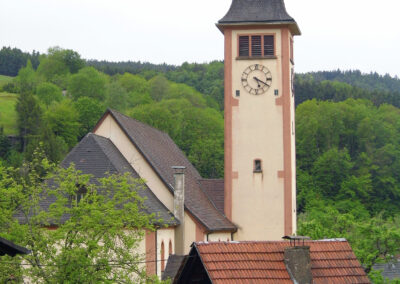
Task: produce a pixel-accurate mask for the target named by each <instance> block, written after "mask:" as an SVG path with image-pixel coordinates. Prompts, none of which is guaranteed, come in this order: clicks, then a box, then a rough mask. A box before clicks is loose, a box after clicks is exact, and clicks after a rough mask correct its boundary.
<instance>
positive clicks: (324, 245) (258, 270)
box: [193, 240, 370, 284]
mask: <svg viewBox="0 0 400 284" xmlns="http://www.w3.org/2000/svg"><path fill="white" fill-rule="evenodd" d="M304 244H305V245H307V246H310V257H311V273H312V276H313V283H317V284H318V283H324V284H325V283H327V284H329V283H370V281H369V279H368V277H367V276H366V274H365V272H364V270H363V268H362V267H361V265H360V263H359V262H358V260H357V259H356V256H355V255H354V253H353V251H352V249H351V247H350V245H349V243H348V242H347V241H345V240H329V241H327V240H322V241H305V242H304ZM289 246H290V242H288V241H265V242H213V243H203V242H199V243H194V248H193V249H196V250H197V252H198V254H199V255H200V257H201V260H202V263H203V264H204V266H205V268H206V270H207V272H208V275H209V277H210V278H211V280H212V283H217V284H225V283H293V281H292V280H291V278H290V276H289V273H288V272H287V270H286V266H285V263H284V249H285V248H286V247H289Z"/></svg>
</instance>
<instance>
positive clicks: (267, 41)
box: [264, 35, 275, 56]
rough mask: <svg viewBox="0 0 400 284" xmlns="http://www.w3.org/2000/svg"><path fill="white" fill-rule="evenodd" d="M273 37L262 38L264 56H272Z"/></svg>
mask: <svg viewBox="0 0 400 284" xmlns="http://www.w3.org/2000/svg"><path fill="white" fill-rule="evenodd" d="M274 54H275V53H274V36H272V35H265V36H264V56H268V55H274Z"/></svg>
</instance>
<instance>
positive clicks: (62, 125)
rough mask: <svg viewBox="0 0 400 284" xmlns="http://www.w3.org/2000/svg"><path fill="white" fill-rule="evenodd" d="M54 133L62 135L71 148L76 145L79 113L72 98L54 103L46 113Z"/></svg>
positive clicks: (47, 120)
mask: <svg viewBox="0 0 400 284" xmlns="http://www.w3.org/2000/svg"><path fill="white" fill-rule="evenodd" d="M45 119H46V122H47V123H48V126H49V127H50V129H51V130H52V131H53V133H54V134H55V135H56V136H58V137H61V138H62V139H63V140H64V141H65V143H67V145H68V147H69V148H72V147H73V146H75V144H76V142H77V141H78V136H79V122H78V113H77V111H76V110H75V108H74V104H73V103H72V102H71V101H70V100H67V99H66V100H63V101H61V102H59V103H53V104H52V105H51V106H50V107H49V109H48V110H47V112H46V115H45Z"/></svg>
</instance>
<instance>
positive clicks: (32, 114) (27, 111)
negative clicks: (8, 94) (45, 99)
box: [15, 93, 43, 149]
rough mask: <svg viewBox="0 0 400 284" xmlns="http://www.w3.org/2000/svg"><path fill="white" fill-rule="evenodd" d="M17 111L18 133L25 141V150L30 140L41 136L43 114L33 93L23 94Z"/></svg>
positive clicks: (19, 98)
mask: <svg viewBox="0 0 400 284" xmlns="http://www.w3.org/2000/svg"><path fill="white" fill-rule="evenodd" d="M15 109H16V111H17V126H18V133H19V135H20V136H21V137H22V138H23V140H24V146H23V148H24V149H25V148H26V145H27V144H28V143H29V139H31V138H35V137H37V136H38V135H39V132H40V127H41V125H42V120H43V118H42V115H43V113H42V109H41V108H40V106H39V104H38V102H37V101H36V98H35V97H34V96H33V95H32V94H31V93H21V94H20V96H19V97H18V101H17V104H16V105H15Z"/></svg>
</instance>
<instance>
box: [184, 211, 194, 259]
mask: <svg viewBox="0 0 400 284" xmlns="http://www.w3.org/2000/svg"><path fill="white" fill-rule="evenodd" d="M194 241H196V223H195V222H194V221H193V220H192V218H191V217H190V216H189V214H187V213H186V212H185V254H188V253H189V251H190V245H191V244H192V243H193V242H194Z"/></svg>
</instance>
